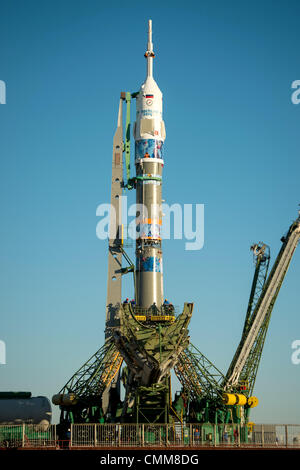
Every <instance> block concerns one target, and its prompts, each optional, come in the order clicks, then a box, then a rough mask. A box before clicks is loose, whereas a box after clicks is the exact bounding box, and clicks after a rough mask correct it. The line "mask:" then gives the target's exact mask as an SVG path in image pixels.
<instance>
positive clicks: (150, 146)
mask: <svg viewBox="0 0 300 470" xmlns="http://www.w3.org/2000/svg"><path fill="white" fill-rule="evenodd" d="M145 57H146V60H147V75H146V80H145V82H144V83H143V85H142V86H141V89H140V90H139V92H137V93H132V94H131V93H129V92H126V93H125V92H122V93H121V97H120V102H119V110H118V120H117V129H116V132H115V135H114V139H113V157H112V182H111V208H112V210H111V215H110V217H111V219H110V234H109V241H108V284H107V286H108V287H107V302H106V323H105V344H104V345H103V346H102V347H101V348H100V349H99V350H98V351H97V352H96V353H95V354H94V355H93V356H92V357H91V358H90V359H89V360H88V361H87V362H86V363H85V364H84V365H83V366H82V367H81V368H80V369H79V370H78V371H77V372H76V373H75V374H74V375H73V377H72V378H71V379H70V380H69V381H68V382H67V384H66V385H65V386H64V387H63V388H62V389H61V391H60V393H59V394H58V395H55V396H54V397H53V399H52V401H53V403H54V404H56V405H59V406H60V409H61V422H62V423H64V422H95V423H97V422H111V423H120V422H123V423H130V422H131V423H132V422H133V423H140V422H146V423H175V422H182V423H183V422H185V423H205V424H206V425H209V424H211V423H214V424H217V423H223V424H226V423H241V424H245V423H247V422H248V419H249V412H250V409H251V408H253V407H255V406H257V404H258V399H257V398H256V397H254V396H252V393H253V389H254V384H255V379H256V375H257V371H258V366H259V363H260V359H261V355H262V351H263V346H264V341H265V338H266V334H267V331H268V326H269V323H270V318H271V313H272V310H273V307H274V304H275V301H276V298H277V296H278V293H279V290H280V287H281V285H282V283H283V280H284V277H285V275H286V272H287V269H288V267H289V264H290V262H291V259H292V257H293V254H294V252H295V249H296V246H297V244H298V241H299V237H300V216H298V218H297V219H296V220H295V221H294V222H293V223H292V225H291V226H290V228H289V230H288V232H287V234H286V235H285V236H284V237H283V238H282V239H281V241H282V247H281V249H280V251H279V254H278V256H277V258H276V260H275V263H274V265H273V267H272V269H271V272H270V274H268V268H269V263H270V250H269V247H268V246H267V245H265V244H263V243H261V242H260V243H257V244H255V245H253V246H252V247H251V249H252V251H253V256H254V261H255V272H254V277H253V282H252V287H251V293H250V298H249V302H248V308H247V311H246V317H245V323H244V328H243V331H242V337H241V340H240V343H239V345H238V347H237V350H236V353H235V355H234V357H233V359H232V362H231V364H230V366H229V369H228V371H227V373H226V375H223V374H222V372H220V371H219V370H218V369H217V368H216V367H215V365H214V364H213V363H212V362H210V361H209V359H207V358H206V357H205V356H204V355H203V354H202V353H201V352H200V351H199V350H198V349H197V348H196V347H195V346H193V345H192V344H191V343H190V338H189V331H188V325H189V322H190V319H191V316H192V312H193V303H191V302H186V303H185V304H184V308H183V311H182V313H181V314H179V315H178V313H177V312H176V310H175V309H174V307H173V306H172V305H168V304H164V302H163V269H162V240H161V239H162V237H161V226H162V211H161V202H162V170H163V167H164V160H163V144H164V140H165V136H166V133H165V124H164V121H163V120H162V93H161V91H160V90H159V88H158V86H157V84H156V82H155V81H154V79H153V59H154V52H153V44H152V23H151V21H150V22H149V31H148V44H147V51H146V54H145ZM132 99H136V102H137V106H136V110H137V113H136V121H135V123H134V126H133V136H134V138H135V167H136V176H134V177H131V176H130V135H131V123H130V106H131V100H132ZM124 103H125V104H126V124H125V136H124V135H123V134H124V132H123V105H124ZM123 154H124V155H125V170H126V181H125V178H124V173H125V172H124V168H123ZM125 189H127V190H130V189H135V190H136V202H137V207H139V209H137V214H136V215H137V217H136V226H137V236H136V264H134V263H133V262H132V261H131V259H130V257H129V255H128V254H127V252H126V250H125V244H124V238H125V229H124V226H123V224H122V203H121V201H122V194H123V192H124V190H125ZM124 259H125V261H126V262H127V264H128V266H127V267H125V268H124V267H123V264H122V263H123V260H124ZM128 272H130V273H132V274H133V288H134V302H132V303H131V302H127V301H126V302H122V300H121V299H122V297H121V296H122V277H123V276H124V274H126V273H128ZM172 369H174V371H175V374H176V375H177V377H178V379H179V381H180V383H181V386H182V389H181V391H180V392H178V393H176V395H175V398H174V400H172V389H171V370H172ZM122 392H123V395H124V396H122ZM244 437H245V439H246V436H244Z"/></svg>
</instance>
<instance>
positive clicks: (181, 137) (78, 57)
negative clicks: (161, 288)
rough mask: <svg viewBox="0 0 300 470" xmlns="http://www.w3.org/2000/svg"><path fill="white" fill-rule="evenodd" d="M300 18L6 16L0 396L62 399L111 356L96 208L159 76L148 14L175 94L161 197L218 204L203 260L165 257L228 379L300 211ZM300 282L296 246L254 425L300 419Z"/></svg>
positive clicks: (193, 10)
mask: <svg viewBox="0 0 300 470" xmlns="http://www.w3.org/2000/svg"><path fill="white" fill-rule="evenodd" d="M144 5H145V6H144ZM150 5H151V6H150ZM299 17H300V3H299V2H297V1H292V0H290V1H289V2H286V1H268V0H263V1H258V0H251V1H250V0H249V1H248V0H247V1H243V2H240V1H233V0H228V1H226V2H225V1H220V0H219V1H209V0H204V1H201V2H196V1H191V0H186V1H185V2H179V1H176V0H172V1H164V2H161V1H156V0H154V1H151V2H150V3H149V2H148V3H146V2H145V3H143V2H138V1H131V0H129V1H127V2H126V3H124V2H121V1H114V2H111V3H110V2H102V1H96V0H85V1H82V0H78V1H67V0H60V1H58V0H51V2H50V1H48V0H47V1H43V2H40V1H34V0H27V1H26V2H25V1H14V0H12V1H10V2H2V3H1V7H0V80H3V81H5V83H6V91H7V97H6V100H7V103H6V104H5V105H0V135H1V138H0V152H1V153H0V163H1V167H0V179H1V180H0V191H1V199H0V203H1V222H2V223H1V233H0V256H1V258H0V259H1V270H0V283H1V296H0V312H1V328H0V339H1V340H3V341H5V343H6V347H7V364H6V365H0V383H1V386H0V387H1V390H29V391H31V392H32V394H33V395H34V396H36V395H45V396H47V397H49V399H51V396H52V395H53V394H54V393H57V392H58V391H59V390H60V389H61V387H62V386H63V385H64V384H65V383H66V382H67V380H68V379H69V378H70V377H71V375H72V374H73V373H74V372H75V371H76V370H77V369H78V368H79V367H80V366H81V365H82V364H83V363H84V362H85V361H86V360H87V359H88V358H89V357H90V356H91V355H92V354H93V353H94V352H95V351H96V350H97V349H98V348H99V347H100V346H101V344H102V343H103V329H104V319H105V297H106V282H107V280H106V279H107V278H106V276H107V272H106V271H107V243H106V242H104V241H100V240H99V239H97V237H96V225H97V222H98V220H99V219H98V218H97V217H96V208H97V206H98V205H99V204H100V203H102V202H109V199H110V177H111V155H112V137H113V133H114V131H115V125H116V118H117V106H118V100H119V93H120V91H132V92H134V91H137V90H138V89H139V87H140V85H141V83H142V82H143V80H144V78H145V68H146V65H145V59H144V57H143V55H144V52H145V48H146V31H147V21H148V18H151V19H152V21H153V42H154V50H155V52H156V59H155V63H154V76H155V78H156V80H157V82H158V84H159V87H160V89H161V90H162V92H163V94H164V120H165V123H166V130H167V139H166V143H165V167H164V183H163V195H164V199H165V200H166V202H168V203H169V204H173V203H175V202H178V203H180V204H183V203H193V204H196V203H199V204H204V205H205V244H204V247H203V249H202V250H200V251H196V252H195V251H185V249H184V241H180V240H179V241H178V240H170V241H165V242H164V244H163V250H164V284H165V293H166V296H167V297H168V299H170V300H172V302H173V303H174V304H175V305H178V306H181V307H182V305H183V303H184V301H194V302H195V309H194V315H193V318H192V322H191V327H190V335H191V341H192V343H193V344H195V345H196V346H197V347H198V348H199V349H200V350H201V351H202V352H203V353H204V354H205V355H206V356H208V358H209V359H210V360H211V361H213V362H214V363H215V364H216V366H217V367H219V368H220V369H221V370H222V371H223V372H226V370H227V368H228V366H229V363H230V361H231V358H232V356H233V354H234V351H235V348H236V346H237V344H238V341H239V339H240V335H241V331H242V326H243V321H244V316H245V312H246V307H247V302H248V297H249V293H250V286H251V281H252V276H253V262H252V255H251V253H250V250H249V248H250V245H251V244H252V243H253V242H258V241H264V242H265V243H268V244H269V245H270V247H271V255H272V261H274V259H275V257H276V255H277V252H278V250H279V248H280V245H281V243H280V238H281V236H282V235H283V234H284V233H285V232H286V230H287V229H288V227H289V225H290V223H291V222H292V220H294V219H295V218H296V217H297V210H298V204H299V203H300V194H299V173H300V160H299V129H300V105H294V104H292V102H291V94H292V90H291V84H292V82H293V81H294V80H297V79H300V62H299V51H298V49H299V47H298V46H299V41H300V28H299ZM130 197H131V198H132V200H133V198H134V195H133V194H130ZM299 279H300V249H299V248H298V251H296V253H295V256H294V258H293V260H292V263H291V266H290V269H289V272H288V273H287V276H286V279H285V281H284V284H283V287H282V289H281V292H280V294H279V297H278V300H277V302H276V305H275V308H274V310H273V315H272V319H271V324H270V328H269V331H268V336H267V339H266V344H265V348H264V352H263V357H262V361H261V365H260V368H259V372H258V376H257V383H256V388H255V395H257V396H258V398H259V400H260V404H259V406H258V407H257V408H256V409H255V410H254V411H253V415H252V418H253V420H254V421H255V422H257V423H263V422H265V423H300V407H299V394H300V365H293V364H292V362H291V354H292V349H291V343H292V342H293V341H294V340H296V339H300V312H299V298H298V293H299V292H298V288H299ZM125 287H126V288H127V289H128V290H125V288H124V297H126V296H127V295H128V292H130V295H131V290H130V289H131V287H129V280H128V281H127V282H125ZM174 386H175V383H174ZM55 420H57V412H56V413H55Z"/></svg>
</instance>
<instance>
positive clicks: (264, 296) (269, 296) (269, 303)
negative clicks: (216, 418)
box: [224, 215, 300, 390]
mask: <svg viewBox="0 0 300 470" xmlns="http://www.w3.org/2000/svg"><path fill="white" fill-rule="evenodd" d="M299 237H300V215H299V217H298V218H297V220H296V221H295V222H293V223H292V225H291V226H290V228H289V230H288V233H287V235H286V236H285V237H283V238H282V239H281V240H282V242H283V244H282V247H281V249H280V251H279V253H278V255H277V258H276V260H275V263H274V266H273V268H272V270H271V272H270V274H269V276H268V279H267V281H266V283H265V285H264V288H263V291H262V293H261V296H260V298H259V300H258V302H257V304H256V307H255V310H254V312H253V314H252V319H251V323H250V325H249V327H248V333H247V334H246V335H244V336H243V337H242V340H241V342H240V344H239V346H238V349H237V352H236V354H235V356H234V360H233V361H232V363H231V365H230V367H229V370H228V372H227V375H226V381H225V384H224V385H225V389H227V390H228V389H230V388H232V387H234V386H235V385H237V384H238V382H239V378H240V374H241V372H242V370H243V368H244V365H245V363H246V361H247V358H248V356H249V354H250V352H251V350H252V346H253V344H254V342H255V341H256V339H257V337H258V335H259V333H260V330H261V328H262V326H263V325H264V322H265V320H266V318H267V317H269V316H270V313H271V311H272V309H273V306H274V303H275V301H276V298H277V295H278V293H279V290H280V287H281V285H282V282H283V280H284V277H285V275H286V272H287V270H288V267H289V264H290V262H291V259H292V257H293V254H294V251H295V249H296V247H297V244H298V241H299Z"/></svg>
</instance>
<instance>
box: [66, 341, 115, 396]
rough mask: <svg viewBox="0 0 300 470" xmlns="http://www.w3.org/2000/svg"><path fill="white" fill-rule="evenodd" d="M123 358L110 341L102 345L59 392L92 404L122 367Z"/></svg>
mask: <svg viewBox="0 0 300 470" xmlns="http://www.w3.org/2000/svg"><path fill="white" fill-rule="evenodd" d="M122 362H123V358H122V356H121V355H120V353H119V351H118V350H117V349H116V347H115V344H114V342H113V341H112V339H111V338H110V339H108V340H107V341H106V342H105V343H104V345H103V346H102V347H101V348H100V349H99V350H98V351H97V352H96V353H95V354H94V355H93V356H92V357H91V358H90V359H89V360H88V361H87V362H86V363H85V364H83V366H82V367H81V368H80V369H79V370H78V371H77V372H76V373H75V374H74V375H73V376H72V377H71V379H70V380H69V381H68V382H67V383H66V385H65V386H64V387H63V388H62V390H61V391H60V393H61V394H74V395H75V398H76V400H80V401H84V402H89V403H90V402H92V401H93V399H96V400H99V397H101V395H102V393H103V392H104V390H105V389H106V388H107V387H108V386H109V385H110V383H111V382H112V380H113V378H114V377H115V376H116V375H117V373H118V371H119V370H120V367H121V365H122Z"/></svg>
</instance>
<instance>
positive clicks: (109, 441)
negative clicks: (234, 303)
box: [0, 423, 300, 450]
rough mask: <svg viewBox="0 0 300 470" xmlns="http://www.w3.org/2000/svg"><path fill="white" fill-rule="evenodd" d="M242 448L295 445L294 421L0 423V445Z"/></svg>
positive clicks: (299, 442) (299, 432)
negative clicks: (265, 422)
mask: <svg viewBox="0 0 300 470" xmlns="http://www.w3.org/2000/svg"><path fill="white" fill-rule="evenodd" d="M207 446H208V447H245V448H258V447H262V448H273V447H274V448H275V447H281V448H298V449H299V450H300V425H299V424H298V425H296V424H294V425H293V424H255V425H254V424H253V425H252V424H250V425H243V426H242V425H239V424H210V423H207V424H70V425H69V427H67V428H64V429H63V430H62V428H61V427H60V425H50V426H49V427H48V428H47V429H46V430H43V429H41V428H39V427H38V426H36V425H25V424H22V425H1V426H0V447H1V448H12V447H16V448H17V447H26V448H31V449H35V448H36V449H40V448H69V449H71V448H83V449H84V448H91V447H93V448H95V447H99V448H105V447H106V448H108V447H109V448H118V447H119V448H120V447H123V448H124V447H139V448H143V447H155V448H166V447H168V448H169V447H171V448H172V447H184V448H186V447H191V448H195V447H207Z"/></svg>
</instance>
